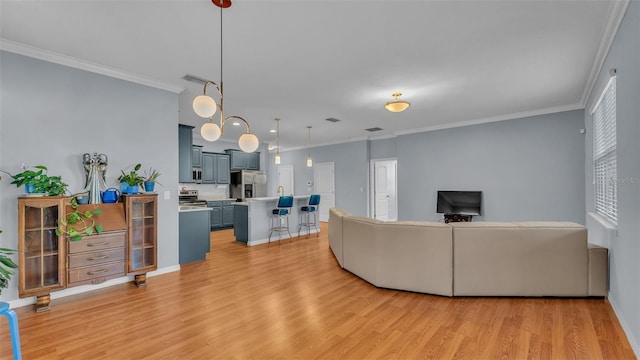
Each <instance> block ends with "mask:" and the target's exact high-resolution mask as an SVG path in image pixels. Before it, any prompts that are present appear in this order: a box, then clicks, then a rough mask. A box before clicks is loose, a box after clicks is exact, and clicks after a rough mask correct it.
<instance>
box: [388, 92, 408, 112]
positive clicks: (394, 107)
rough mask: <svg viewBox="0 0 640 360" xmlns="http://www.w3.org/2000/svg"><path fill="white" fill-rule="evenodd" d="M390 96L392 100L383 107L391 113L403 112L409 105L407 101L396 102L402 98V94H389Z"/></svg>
mask: <svg viewBox="0 0 640 360" xmlns="http://www.w3.org/2000/svg"><path fill="white" fill-rule="evenodd" d="M391 96H393V98H394V100H393V101H389V102H387V103H386V104H385V106H384V108H385V109H387V110H389V111H391V112H401V111H405V110H407V108H408V107H409V106H410V105H411V103H410V102H408V101H404V100H398V98H399V97H400V96H402V93H399V92H397V93H393V94H391Z"/></svg>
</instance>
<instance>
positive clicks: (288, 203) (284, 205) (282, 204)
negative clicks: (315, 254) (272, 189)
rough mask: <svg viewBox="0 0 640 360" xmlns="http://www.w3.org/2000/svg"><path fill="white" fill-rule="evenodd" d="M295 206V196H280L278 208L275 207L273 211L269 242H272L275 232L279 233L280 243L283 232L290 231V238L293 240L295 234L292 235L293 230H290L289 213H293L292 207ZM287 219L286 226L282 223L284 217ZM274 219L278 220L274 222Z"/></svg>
mask: <svg viewBox="0 0 640 360" xmlns="http://www.w3.org/2000/svg"><path fill="white" fill-rule="evenodd" d="M292 207H293V196H280V198H279V199H278V208H277V209H273V211H272V212H271V232H269V243H271V235H272V234H273V232H274V231H275V232H277V233H278V243H281V240H282V235H281V234H282V233H283V232H285V231H286V232H287V233H289V239H291V241H293V236H291V232H290V231H289V213H291V210H290V209H291V208H292ZM283 218H284V219H285V222H286V223H287V225H286V226H283V225H282V222H283V221H282V219H283ZM274 221H275V222H276V223H275V224H274Z"/></svg>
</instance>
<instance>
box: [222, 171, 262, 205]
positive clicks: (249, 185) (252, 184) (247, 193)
mask: <svg viewBox="0 0 640 360" xmlns="http://www.w3.org/2000/svg"><path fill="white" fill-rule="evenodd" d="M230 195H231V197H232V198H235V199H239V200H240V201H244V200H246V199H249V198H256V197H265V196H267V173H266V172H264V171H256V170H239V171H232V172H231V187H230Z"/></svg>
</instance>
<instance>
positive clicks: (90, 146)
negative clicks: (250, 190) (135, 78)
mask: <svg viewBox="0 0 640 360" xmlns="http://www.w3.org/2000/svg"><path fill="white" fill-rule="evenodd" d="M0 76H1V81H0V96H1V97H0V104H1V110H0V169H2V170H5V171H9V172H11V173H16V172H19V171H20V166H21V164H23V163H25V164H28V165H39V164H41V165H46V166H48V168H49V173H50V174H51V175H62V178H63V180H64V181H65V182H66V183H68V184H69V190H70V191H72V192H78V191H80V190H81V189H82V188H83V187H84V169H83V167H82V163H81V156H82V154H83V153H86V152H89V153H93V152H98V153H104V154H106V155H107V156H108V157H109V167H108V170H107V184H108V185H109V186H113V187H116V186H118V184H117V180H116V178H117V176H118V174H119V172H120V169H123V168H126V167H127V166H130V165H132V164H135V163H142V164H143V165H144V166H145V168H146V167H149V166H153V167H154V168H156V169H158V171H159V172H160V173H161V174H162V176H161V177H160V182H161V183H162V184H163V185H164V187H160V188H159V189H158V190H160V192H161V193H162V191H164V190H169V191H170V192H171V194H170V195H171V199H170V200H163V196H162V194H161V195H160V200H159V202H158V213H159V214H158V217H159V221H158V267H159V268H160V269H161V268H168V267H172V266H177V265H178V214H177V199H176V197H177V188H178V152H177V149H178V135H177V124H178V94H175V93H171V92H167V91H164V90H159V89H155V88H150V87H147V86H142V85H138V84H134V83H131V82H127V81H123V80H118V79H115V78H111V77H107V76H102V75H98V74H95V73H92V72H87V71H83V70H78V69H73V68H70V67H66V66H62V65H57V64H53V63H50V62H45V61H41V60H37V59H33V58H29V57H24V56H20V55H16V54H13V53H10V52H4V51H3V52H0ZM3 175H4V174H3ZM9 182H10V179H9V178H8V176H3V179H2V182H1V183H0V201H1V204H2V205H1V206H0V228H2V229H3V230H4V233H3V234H2V235H0V246H2V247H8V248H16V247H17V237H18V234H17V225H18V218H17V211H16V209H17V200H16V198H17V197H18V196H19V195H20V194H22V193H24V189H18V188H16V187H15V186H14V185H11V184H9ZM17 278H18V277H17V276H14V277H13V279H12V281H11V287H10V288H9V289H6V290H5V291H3V292H2V298H3V299H7V300H13V299H17V298H18V291H17Z"/></svg>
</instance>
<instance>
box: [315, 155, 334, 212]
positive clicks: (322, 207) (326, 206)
mask: <svg viewBox="0 0 640 360" xmlns="http://www.w3.org/2000/svg"><path fill="white" fill-rule="evenodd" d="M320 165H331V175H332V178H333V179H332V181H331V183H332V184H333V187H332V188H331V197H332V198H333V199H332V200H333V204H327V203H325V204H322V197H321V198H320V209H321V210H324V209H326V211H327V215H326V216H327V217H326V218H324V217H322V216H320V211H318V220H319V221H329V215H328V214H329V208H330V207H331V205H333V206H335V205H336V164H335V162H333V161H328V162H323V163H317V164H313V193H314V194H319V192H318V191H317V189H318V183H317V179H318V176H317V169H318V166H320ZM323 205H324V206H323ZM322 212H323V213H324V211H322Z"/></svg>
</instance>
